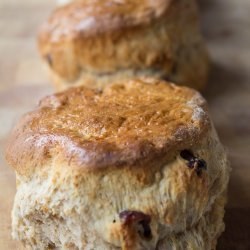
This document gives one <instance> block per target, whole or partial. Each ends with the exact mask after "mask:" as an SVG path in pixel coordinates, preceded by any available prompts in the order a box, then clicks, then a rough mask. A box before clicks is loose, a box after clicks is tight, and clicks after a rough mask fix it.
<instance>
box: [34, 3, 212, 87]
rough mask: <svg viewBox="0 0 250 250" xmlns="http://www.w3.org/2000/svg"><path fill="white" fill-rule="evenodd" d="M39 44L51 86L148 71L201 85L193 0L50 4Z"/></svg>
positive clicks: (203, 65)
mask: <svg viewBox="0 0 250 250" xmlns="http://www.w3.org/2000/svg"><path fill="white" fill-rule="evenodd" d="M38 40H39V42H38V43H39V49H40V54H41V56H42V58H44V59H45V61H46V62H47V65H48V66H49V68H50V71H51V73H52V80H53V82H54V83H55V86H56V88H57V89H59V90H62V89H66V88H68V87H72V86H76V85H85V86H90V87H98V88H103V87H104V85H106V84H110V83H112V82H117V81H125V80H130V79H133V78H135V77H141V76H151V77H157V78H161V79H164V80H169V81H172V82H175V83H177V84H182V85H188V86H191V87H194V88H196V89H201V88H202V87H203V86H204V84H205V82H206V79H207V73H208V56H207V51H206V48H205V46H204V43H203V39H202V37H201V33H200V28H199V18H198V10H197V5H196V1H195V0H182V1H180V0H178V1H174V0H154V1H152V0H140V1H139V0H91V1H90V0H82V1H73V2H71V3H70V4H68V5H65V6H62V7H60V8H58V9H56V10H55V11H54V12H53V13H52V15H51V16H50V18H49V19H48V21H47V22H46V23H45V24H44V25H43V26H42V28H41V31H40V33H39V39H38Z"/></svg>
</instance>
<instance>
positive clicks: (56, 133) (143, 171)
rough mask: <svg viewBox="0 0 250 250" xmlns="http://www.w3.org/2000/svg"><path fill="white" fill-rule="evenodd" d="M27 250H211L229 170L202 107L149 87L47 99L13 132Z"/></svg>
mask: <svg viewBox="0 0 250 250" xmlns="http://www.w3.org/2000/svg"><path fill="white" fill-rule="evenodd" d="M6 156H7V157H6V158H7V160H8V162H9V164H10V165H11V166H12V167H13V168H14V169H15V171H16V176H17V194H16V197H15V203H14V208H13V213H12V220H13V236H14V238H15V239H17V240H20V241H21V242H22V243H23V244H24V246H25V247H26V249H29V248H30V249H84V250H85V249H97V250H106V249H107V250H111V249H112V250H115V249H117V250H118V249H123V250H144V249H150V250H151V249H152V250H153V249H158V250H166V249H168V250H170V249H183V250H184V249H185V250H186V249H199V250H200V249H204V250H208V249H215V246H216V242H217V238H218V237H219V235H220V233H221V232H222V231H223V230H224V223H223V216H224V205H225V194H226V189H227V184H228V178H229V166H228V162H227V158H226V155H225V152H224V150H223V147H222V146H221V144H220V142H219V140H218V137H217V135H216V132H215V130H214V128H213V125H212V122H211V120H210V118H209V115H208V113H207V105H206V102H205V100H204V99H203V98H202V97H201V96H200V94H199V93H197V92H196V91H194V90H191V89H189V88H186V87H178V86H176V85H174V84H169V83H167V82H164V81H159V80H154V79H152V78H141V79H137V80H133V81H132V80H131V81H129V82H127V83H119V84H115V85H112V84H111V85H108V86H106V87H105V88H104V89H103V90H102V91H97V90H93V89H88V88H86V87H83V86H82V87H78V88H71V89H69V90H67V91H65V92H62V93H58V94H54V95H51V96H49V97H46V98H45V99H43V100H42V101H41V102H40V105H39V107H38V108H37V109H35V110H34V111H33V112H30V113H28V114H26V115H25V116H24V117H23V118H22V119H21V121H20V123H19V124H18V125H17V127H16V128H15V129H14V131H13V134H12V136H11V138H10V140H9V146H8V148H7V152H6Z"/></svg>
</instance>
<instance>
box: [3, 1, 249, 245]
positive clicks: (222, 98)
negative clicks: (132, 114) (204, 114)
mask: <svg viewBox="0 0 250 250" xmlns="http://www.w3.org/2000/svg"><path fill="white" fill-rule="evenodd" d="M52 5H53V2H52V1H51V0H36V1H31V0H21V1H20V0H0V152H1V153H0V249H1V250H2V249H3V250H8V249H11V250H12V249H17V246H16V244H15V242H14V241H12V240H11V236H10V232H11V230H10V211H11V207H12V202H13V197H14V194H15V179H14V174H13V171H12V170H11V169H10V168H8V167H7V166H6V163H5V162H4V157H3V148H4V142H5V139H6V137H7V135H8V133H9V131H10V129H11V127H12V126H13V125H14V124H15V123H16V121H17V120H18V118H19V117H20V115H21V114H22V113H24V112H26V111H27V110H30V109H32V108H33V107H34V105H36V103H37V102H38V100H39V98H41V97H42V96H44V95H46V94H49V93H51V92H52V91H53V90H52V88H51V87H50V85H49V83H48V79H47V74H46V71H45V70H44V68H43V66H42V64H41V62H40V60H39V58H38V55H37V52H36V43H35V35H36V32H37V27H38V26H39V24H40V23H41V22H42V20H44V18H45V17H46V15H48V13H49V11H50V10H51V9H52V7H53V6H52ZM200 5H201V11H202V14H201V19H202V25H203V32H204V35H205V38H206V40H207V43H208V46H209V50H210V54H211V59H212V70H211V77H210V80H209V84H208V88H207V89H206V91H204V96H205V97H206V98H207V100H208V102H209V104H210V109H211V113H212V117H213V119H214V122H215V126H216V128H217V130H218V133H219V135H220V138H221V140H222V142H223V143H224V145H225V146H226V148H227V150H228V153H229V157H230V160H231V163H232V168H233V171H232V177H231V181H230V187H229V203H228V206H227V211H226V217H225V221H226V231H225V233H224V234H223V235H222V237H221V238H220V240H219V244H218V249H220V250H222V249H227V250H234V249H237V250H238V249H239V250H245V249H246V250H247V249H250V28H249V27H250V15H249V12H250V1H249V0H237V1H235V0H200ZM194 70H195V69H194Z"/></svg>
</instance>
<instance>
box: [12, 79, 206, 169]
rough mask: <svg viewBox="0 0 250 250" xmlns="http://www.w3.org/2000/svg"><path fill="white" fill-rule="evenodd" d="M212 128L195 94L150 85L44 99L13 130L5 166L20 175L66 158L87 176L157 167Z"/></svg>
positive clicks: (82, 90)
mask: <svg viewBox="0 0 250 250" xmlns="http://www.w3.org/2000/svg"><path fill="white" fill-rule="evenodd" d="M209 128H210V120H209V117H208V114H207V112H206V103H205V101H204V99H203V98H202V97H201V96H200V95H199V94H198V92H196V91H194V90H191V89H189V88H186V87H178V86H176V85H174V84H167V83H166V82H164V81H160V80H154V79H150V78H144V79H138V80H133V81H129V82H128V83H125V84H123V83H121V84H116V85H110V86H107V87H106V88H105V89H104V90H103V91H97V90H92V89H87V88H85V87H78V88H72V89H69V90H67V91H65V92H62V93H58V94H54V95H51V96H48V97H46V98H45V99H43V100H42V101H41V102H40V105H39V107H38V108H37V109H36V110H34V111H33V112H30V113H28V114H27V115H25V116H24V117H23V118H22V120H21V122H20V123H19V124H18V125H17V127H16V128H15V130H14V132H13V134H12V136H11V138H10V141H9V147H8V149H7V160H8V161H9V163H10V164H11V165H12V166H13V167H15V168H16V170H17V171H18V172H20V173H25V172H26V170H29V169H30V168H33V167H34V165H35V166H36V165H40V164H42V162H44V161H46V160H48V159H50V158H52V157H53V156H55V155H61V156H63V158H64V159H66V160H67V162H68V163H69V164H70V165H71V164H73V165H77V166H79V167H81V168H84V169H100V168H103V167H112V166H115V167H122V166H139V165H140V166H141V165H146V166H149V165H153V164H155V162H157V164H158V163H159V162H161V161H165V160H166V157H169V156H170V155H171V153H174V152H176V150H182V149H185V148H189V147H192V146H194V145H196V144H197V143H198V142H199V140H201V139H202V136H204V134H205V133H206V132H207V131H208V129H209Z"/></svg>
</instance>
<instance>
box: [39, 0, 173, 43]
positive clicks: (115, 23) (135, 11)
mask: <svg viewBox="0 0 250 250" xmlns="http://www.w3.org/2000/svg"><path fill="white" fill-rule="evenodd" d="M171 2H172V0H155V1H150V0H136V1H134V0H118V1H114V0H91V1H75V2H73V3H71V4H68V5H66V6H64V7H60V8H58V9H56V10H55V11H54V13H53V15H52V16H51V18H50V19H49V20H48V22H47V24H46V26H45V27H44V29H45V30H46V31H47V32H48V34H50V35H51V37H50V39H51V40H54V41H58V40H60V39H64V38H65V37H66V38H67V39H69V38H71V37H74V36H79V35H80V36H81V37H89V36H94V35H97V34H100V33H105V32H110V31H113V30H120V29H124V28H127V27H129V28H132V27H133V26H138V25H145V24H146V25H147V24H149V23H150V22H152V21H153V20H154V19H156V18H160V17H161V16H163V15H164V14H165V13H166V11H167V9H168V6H169V5H170V3H171Z"/></svg>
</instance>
